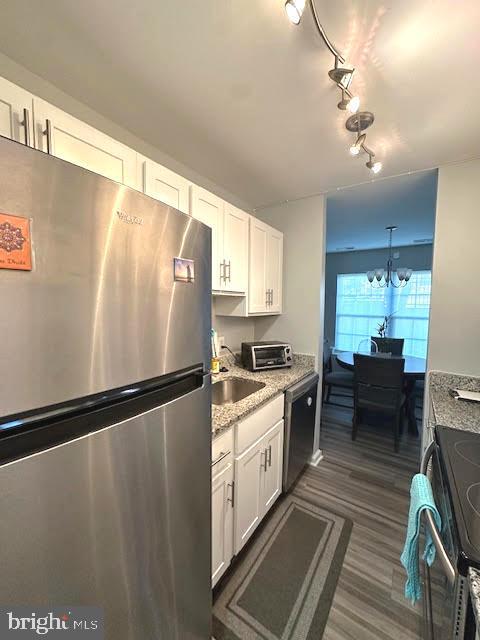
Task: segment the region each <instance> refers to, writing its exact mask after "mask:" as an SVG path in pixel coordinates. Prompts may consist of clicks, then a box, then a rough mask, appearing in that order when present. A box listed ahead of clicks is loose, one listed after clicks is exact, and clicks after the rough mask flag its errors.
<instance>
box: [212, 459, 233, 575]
mask: <svg viewBox="0 0 480 640" xmlns="http://www.w3.org/2000/svg"><path fill="white" fill-rule="evenodd" d="M233 491H234V484H233V464H232V463H231V462H229V463H228V464H227V466H226V467H225V468H224V469H223V470H222V471H220V473H218V474H217V475H215V476H213V478H212V587H214V586H215V584H216V583H217V582H218V580H219V579H220V578H221V577H222V575H223V574H224V573H225V571H226V570H227V568H228V566H229V564H230V561H231V559H232V556H233V506H234V497H233V495H234V494H233Z"/></svg>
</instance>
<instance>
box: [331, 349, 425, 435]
mask: <svg viewBox="0 0 480 640" xmlns="http://www.w3.org/2000/svg"><path fill="white" fill-rule="evenodd" d="M367 355H371V356H372V357H375V356H376V357H379V358H402V359H403V360H405V365H404V370H403V376H404V390H405V395H406V402H405V406H406V413H407V419H408V432H409V433H411V434H412V435H418V427H417V419H416V417H415V384H416V382H417V380H424V379H425V372H426V369H427V361H426V360H425V358H419V357H418V356H393V355H390V354H384V353H369V354H367ZM353 356H354V352H353V351H339V352H337V353H336V354H335V358H336V360H337V362H338V364H339V366H340V367H342V368H343V369H348V370H349V371H353V369H354V357H353Z"/></svg>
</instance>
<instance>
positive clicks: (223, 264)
mask: <svg viewBox="0 0 480 640" xmlns="http://www.w3.org/2000/svg"><path fill="white" fill-rule="evenodd" d="M222 280H223V281H225V260H224V261H223V262H220V284H222Z"/></svg>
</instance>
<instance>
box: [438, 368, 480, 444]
mask: <svg viewBox="0 0 480 640" xmlns="http://www.w3.org/2000/svg"><path fill="white" fill-rule="evenodd" d="M429 384H430V399H431V402H432V406H433V413H434V417H435V423H436V424H439V425H442V426H443V427H451V428H452V429H461V430H462V431H473V432H476V433H480V403H479V402H465V400H455V398H453V397H452V396H451V395H450V389H464V390H467V391H480V378H474V377H472V376H461V375H456V374H451V373H443V372H442V371H432V372H431V373H430V377H429Z"/></svg>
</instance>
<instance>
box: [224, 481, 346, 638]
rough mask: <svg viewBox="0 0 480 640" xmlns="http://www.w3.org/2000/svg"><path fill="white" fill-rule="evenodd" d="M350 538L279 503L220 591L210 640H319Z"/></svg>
mask: <svg viewBox="0 0 480 640" xmlns="http://www.w3.org/2000/svg"><path fill="white" fill-rule="evenodd" d="M351 530H352V522H351V521H350V520H346V519H345V518H342V517H341V516H339V515H336V514H334V513H330V512H328V511H325V510H324V509H322V508H320V507H318V506H317V505H315V504H312V503H310V502H307V501H305V500H302V499H301V498H299V497H297V496H295V495H292V494H288V495H287V496H285V497H284V498H283V500H281V501H280V503H279V504H278V506H277V507H276V508H275V511H274V513H273V514H272V515H271V517H270V518H269V520H268V522H267V523H266V525H265V526H264V527H263V528H262V530H261V531H260V532H259V533H258V534H256V535H255V539H254V540H253V542H252V543H251V544H249V546H248V548H247V550H246V552H245V555H244V556H243V557H241V558H240V559H239V561H238V564H236V565H235V566H234V567H233V568H232V570H231V572H230V574H229V575H228V576H226V580H225V581H224V582H223V583H222V584H221V585H220V591H219V593H218V594H217V595H216V598H215V602H214V606H213V636H214V638H215V640H258V639H260V638H261V639H263V640H288V639H290V638H292V639H295V640H313V639H315V640H319V639H320V638H321V637H322V635H323V632H324V629H325V625H326V622H327V618H328V613H329V611H330V607H331V604H332V600H333V596H334V593H335V588H336V585H337V581H338V577H339V575H340V571H341V568H342V564H343V559H344V556H345V552H346V550H347V546H348V541H349V539H350V533H351Z"/></svg>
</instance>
